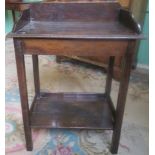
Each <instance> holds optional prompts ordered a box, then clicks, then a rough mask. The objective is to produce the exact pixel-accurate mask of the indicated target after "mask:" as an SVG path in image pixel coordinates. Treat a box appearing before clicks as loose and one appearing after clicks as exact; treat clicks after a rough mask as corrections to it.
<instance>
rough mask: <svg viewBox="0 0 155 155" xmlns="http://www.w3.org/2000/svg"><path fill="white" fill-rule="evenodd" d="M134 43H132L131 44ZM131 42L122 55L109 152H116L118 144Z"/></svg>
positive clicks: (128, 77)
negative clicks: (122, 62) (122, 61)
mask: <svg viewBox="0 0 155 155" xmlns="http://www.w3.org/2000/svg"><path fill="white" fill-rule="evenodd" d="M133 45H134V44H133ZM133 45H132V44H131V43H130V44H129V46H128V50H127V52H126V54H125V57H124V64H123V66H122V67H123V68H122V76H121V81H120V87H119V93H118V99H117V107H116V116H115V124H114V131H113V136H112V145H111V153H113V154H117V152H118V146H119V141H120V135H121V128H122V121H123V115H124V109H125V102H126V96H127V91H128V85H129V79H130V71H131V66H132V56H133V51H132V50H133V47H134V46H133Z"/></svg>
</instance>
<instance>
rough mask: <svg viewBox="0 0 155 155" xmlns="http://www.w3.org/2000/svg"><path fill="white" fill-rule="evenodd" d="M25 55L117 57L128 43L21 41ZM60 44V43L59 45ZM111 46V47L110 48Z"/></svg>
mask: <svg viewBox="0 0 155 155" xmlns="http://www.w3.org/2000/svg"><path fill="white" fill-rule="evenodd" d="M23 42H24V43H23V46H24V49H25V50H24V53H25V54H51V55H77V56H95V55H98V56H104V55H107V56H108V55H109V56H110V55H112V56H115V55H117V56H119V55H122V54H123V53H124V50H126V49H127V45H128V42H127V41H126V40H122V41H117V40H114V41H110V40H95V39H94V40H80V39H79V40H72V39H67V40H65V39H61V40H59V39H52V40H51V39H23ZM60 42H61V43H60ZM111 45H113V46H111Z"/></svg>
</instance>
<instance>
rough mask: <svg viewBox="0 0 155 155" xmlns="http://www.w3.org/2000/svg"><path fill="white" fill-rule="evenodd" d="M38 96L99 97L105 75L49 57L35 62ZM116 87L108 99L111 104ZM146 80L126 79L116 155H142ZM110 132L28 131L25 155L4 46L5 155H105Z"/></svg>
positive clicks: (10, 57) (9, 48)
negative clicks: (29, 146)
mask: <svg viewBox="0 0 155 155" xmlns="http://www.w3.org/2000/svg"><path fill="white" fill-rule="evenodd" d="M39 62H40V63H39V65H40V66H39V67H40V80H41V90H45V91H52V92H58V91H61V92H63V91H66V92H104V87H105V78H106V76H105V74H104V72H102V71H101V70H99V69H97V68H91V67H90V66H88V65H83V64H78V63H76V64H73V63H70V62H63V63H61V64H57V63H56V61H55V56H40V57H39ZM26 72H27V83H28V95H29V103H31V101H32V99H33V95H34V85H33V72H32V60H31V57H30V56H26ZM118 86H119V84H118V82H116V81H114V82H113V91H112V97H113V100H114V101H116V99H117V91H118ZM148 106H149V105H148V78H146V77H144V78H143V77H142V76H139V75H136V74H135V75H133V76H132V77H131V82H130V87H129V92H128V98H127V105H126V110H125V116H124V122H123V128H122V135H121V141H120V146H119V153H118V155H148V134H149V133H148ZM111 135H112V132H110V131H98V130H93V131H92V130H91V131H90V130H67V129H65V130H62V129H61V130H60V129H57V130H56V129H49V130H47V129H46V130H45V129H37V130H33V143H34V149H33V151H32V152H27V151H26V149H25V138H24V131H23V122H22V116H21V107H20V98H19V90H18V81H17V73H16V65H15V56H14V48H13V42H12V40H11V39H8V40H6V154H8V155H111V153H110V152H109V148H110V143H111Z"/></svg>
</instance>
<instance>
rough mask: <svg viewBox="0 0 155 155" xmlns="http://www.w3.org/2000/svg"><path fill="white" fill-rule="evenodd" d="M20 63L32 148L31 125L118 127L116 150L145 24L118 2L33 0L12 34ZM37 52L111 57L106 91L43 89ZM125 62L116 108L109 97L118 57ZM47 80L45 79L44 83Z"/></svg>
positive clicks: (28, 143) (113, 147) (28, 140)
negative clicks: (28, 66) (29, 70)
mask: <svg viewBox="0 0 155 155" xmlns="http://www.w3.org/2000/svg"><path fill="white" fill-rule="evenodd" d="M8 36H9V37H13V40H14V47H15V56H16V64H17V73H18V82H19V89H20V97H21V106H22V115H23V122H24V130H25V138H26V148H27V150H29V151H31V150H32V149H33V144H32V135H31V128H73V129H78V128H80V129H103V130H113V136H112V144H111V152H112V153H117V151H118V146H119V140H120V134H121V126H122V120H123V114H124V108H125V101H126V96H127V90H128V84H129V77H130V69H131V64H132V57H133V55H134V50H133V49H134V47H135V42H136V40H137V39H142V38H143V36H142V35H141V34H140V26H139V25H138V24H137V23H136V22H135V20H134V19H133V17H132V15H131V13H130V12H128V11H126V10H123V9H122V8H121V6H120V5H119V4H118V3H117V2H116V1H113V2H112V1H109V2H108V0H107V1H102V2H96V3H94V2H82V3H80V2H78V3H77V2H72V3H67V2H66V3H65V2H63V3H60V2H55V3H41V4H39V3H38V4H32V5H31V7H30V9H28V10H25V11H24V12H23V14H22V16H21V18H20V19H19V21H18V22H17V23H16V26H15V27H14V29H13V31H12V33H10V34H9V35H8ZM27 54H28V55H32V60H33V70H34V85H35V96H34V100H33V103H32V105H31V107H30V108H29V105H28V95H27V84H26V73H25V62H24V56H25V55H27ZM38 55H76V56H100V57H102V56H104V55H109V67H108V74H107V80H106V87H105V93H104V92H103V93H72V92H71V93H65V92H64V93H46V92H40V83H39V66H38ZM117 56H122V57H123V58H124V64H123V67H122V76H121V80H120V86H119V92H118V100H117V107H116V108H115V107H114V105H113V102H112V100H111V97H110V92H111V84H112V75H113V65H114V61H115V57H117ZM45 82H46V81H45Z"/></svg>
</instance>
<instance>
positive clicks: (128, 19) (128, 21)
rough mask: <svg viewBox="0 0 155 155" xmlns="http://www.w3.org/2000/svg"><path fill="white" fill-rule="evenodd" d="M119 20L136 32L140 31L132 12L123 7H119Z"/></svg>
mask: <svg viewBox="0 0 155 155" xmlns="http://www.w3.org/2000/svg"><path fill="white" fill-rule="evenodd" d="M119 20H120V22H121V23H122V24H124V25H125V26H127V27H129V28H130V29H132V30H134V31H135V32H137V33H138V34H140V33H141V26H140V24H138V23H137V22H136V20H135V19H134V16H133V14H132V13H131V12H130V11H128V10H125V9H120V13H119Z"/></svg>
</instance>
